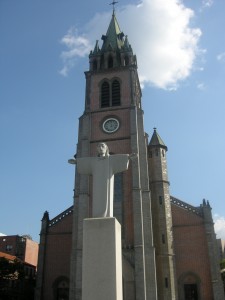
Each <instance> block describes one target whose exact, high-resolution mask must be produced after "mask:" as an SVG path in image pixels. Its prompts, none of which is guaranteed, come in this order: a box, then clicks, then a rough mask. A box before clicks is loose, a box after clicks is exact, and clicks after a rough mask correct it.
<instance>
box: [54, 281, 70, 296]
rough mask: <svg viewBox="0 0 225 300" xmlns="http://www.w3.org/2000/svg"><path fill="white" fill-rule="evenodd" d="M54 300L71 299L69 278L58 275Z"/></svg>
mask: <svg viewBox="0 0 225 300" xmlns="http://www.w3.org/2000/svg"><path fill="white" fill-rule="evenodd" d="M53 295H54V298H53V299H54V300H69V279H68V278H67V277H64V276H60V277H58V278H57V279H56V280H55V281H54V283H53Z"/></svg>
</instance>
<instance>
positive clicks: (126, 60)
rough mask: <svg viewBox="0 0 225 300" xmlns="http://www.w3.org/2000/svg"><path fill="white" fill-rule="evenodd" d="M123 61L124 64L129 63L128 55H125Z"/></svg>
mask: <svg viewBox="0 0 225 300" xmlns="http://www.w3.org/2000/svg"><path fill="white" fill-rule="evenodd" d="M124 63H125V66H128V65H129V57H128V56H125V58H124Z"/></svg>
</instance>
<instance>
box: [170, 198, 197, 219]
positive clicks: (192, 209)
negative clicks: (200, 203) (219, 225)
mask: <svg viewBox="0 0 225 300" xmlns="http://www.w3.org/2000/svg"><path fill="white" fill-rule="evenodd" d="M170 202H171V203H172V204H174V205H176V206H179V207H181V208H183V209H185V210H187V211H189V212H192V213H194V214H196V215H197V216H200V217H203V213H202V210H201V208H200V207H195V206H192V205H190V204H188V203H186V202H184V201H181V200H180V199H177V198H175V197H172V196H170Z"/></svg>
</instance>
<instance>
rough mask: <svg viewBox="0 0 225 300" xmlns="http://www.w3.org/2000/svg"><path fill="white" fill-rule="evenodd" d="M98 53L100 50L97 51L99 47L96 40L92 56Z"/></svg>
mask: <svg viewBox="0 0 225 300" xmlns="http://www.w3.org/2000/svg"><path fill="white" fill-rule="evenodd" d="M99 51H100V49H99V45H98V40H96V43H95V48H94V51H93V54H98V53H99Z"/></svg>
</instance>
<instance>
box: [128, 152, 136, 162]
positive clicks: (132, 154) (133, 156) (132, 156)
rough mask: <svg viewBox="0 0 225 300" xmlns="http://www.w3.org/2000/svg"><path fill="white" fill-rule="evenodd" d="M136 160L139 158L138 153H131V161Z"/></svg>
mask: <svg viewBox="0 0 225 300" xmlns="http://www.w3.org/2000/svg"><path fill="white" fill-rule="evenodd" d="M135 158H137V153H131V154H130V155H129V159H130V160H133V159H135Z"/></svg>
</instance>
